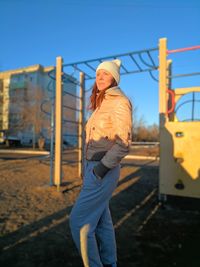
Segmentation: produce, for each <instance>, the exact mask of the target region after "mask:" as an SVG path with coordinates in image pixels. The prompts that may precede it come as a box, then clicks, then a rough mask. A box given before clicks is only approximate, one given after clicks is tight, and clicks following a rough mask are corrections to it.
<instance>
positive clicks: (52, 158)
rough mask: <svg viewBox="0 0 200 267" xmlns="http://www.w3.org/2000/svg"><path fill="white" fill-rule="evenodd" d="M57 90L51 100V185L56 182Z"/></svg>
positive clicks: (53, 92)
mask: <svg viewBox="0 0 200 267" xmlns="http://www.w3.org/2000/svg"><path fill="white" fill-rule="evenodd" d="M54 102H55V91H54V90H53V91H52V102H51V143H50V186H53V184H54V182H53V181H54V174H53V168H54V167H53V161H54V127H55V103H54Z"/></svg>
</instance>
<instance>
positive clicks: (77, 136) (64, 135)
mask: <svg viewBox="0 0 200 267" xmlns="http://www.w3.org/2000/svg"><path fill="white" fill-rule="evenodd" d="M63 136H76V137H79V136H80V135H78V134H63Z"/></svg>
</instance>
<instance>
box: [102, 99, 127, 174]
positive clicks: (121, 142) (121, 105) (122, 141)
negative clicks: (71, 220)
mask: <svg viewBox="0 0 200 267" xmlns="http://www.w3.org/2000/svg"><path fill="white" fill-rule="evenodd" d="M113 120H114V125H115V129H114V132H115V143H114V145H113V146H112V147H111V149H110V150H108V151H107V153H106V154H105V156H104V157H103V158H102V160H101V163H102V164H103V165H104V166H105V167H107V168H109V169H112V168H114V167H115V166H117V164H119V163H120V161H121V160H122V159H123V158H124V157H125V156H126V155H127V154H128V153H129V150H130V145H131V141H132V105H131V103H130V101H129V100H128V99H127V98H124V99H122V100H121V99H120V100H119V102H118V105H116V107H115V108H114V110H113Z"/></svg>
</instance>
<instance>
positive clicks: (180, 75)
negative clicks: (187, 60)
mask: <svg viewBox="0 0 200 267" xmlns="http://www.w3.org/2000/svg"><path fill="white" fill-rule="evenodd" d="M195 75H200V72H193V73H186V74H175V75H172V76H168V77H167V78H171V79H174V78H180V77H189V76H195Z"/></svg>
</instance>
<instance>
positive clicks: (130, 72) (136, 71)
mask: <svg viewBox="0 0 200 267" xmlns="http://www.w3.org/2000/svg"><path fill="white" fill-rule="evenodd" d="M157 69H158V67H155V68H149V69H144V70H135V71H129V72H128V73H126V72H122V73H120V75H125V74H133V73H141V72H147V71H154V70H157ZM92 79H95V77H92V78H91V79H86V80H92Z"/></svg>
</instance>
